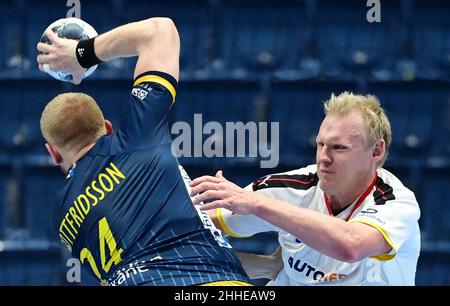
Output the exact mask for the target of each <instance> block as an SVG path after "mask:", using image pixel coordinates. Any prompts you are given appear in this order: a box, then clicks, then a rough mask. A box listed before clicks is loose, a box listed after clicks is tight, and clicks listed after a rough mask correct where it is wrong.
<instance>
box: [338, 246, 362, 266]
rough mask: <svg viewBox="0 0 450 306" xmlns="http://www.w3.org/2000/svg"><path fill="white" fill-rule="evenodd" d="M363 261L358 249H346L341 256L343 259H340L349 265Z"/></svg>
mask: <svg viewBox="0 0 450 306" xmlns="http://www.w3.org/2000/svg"><path fill="white" fill-rule="evenodd" d="M361 259H362V257H361V256H360V254H359V252H358V250H357V249H345V250H343V252H342V254H341V258H339V260H341V261H344V262H347V263H354V262H357V261H360V260H361Z"/></svg>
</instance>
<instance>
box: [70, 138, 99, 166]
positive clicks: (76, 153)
mask: <svg viewBox="0 0 450 306" xmlns="http://www.w3.org/2000/svg"><path fill="white" fill-rule="evenodd" d="M94 145H95V142H94V143H91V144H88V145H87V146H85V147H83V148H81V149H80V150H78V151H74V152H68V153H67V155H66V158H65V160H67V161H68V164H67V165H65V166H66V167H67V169H69V168H70V167H71V166H72V165H73V164H74V163H76V162H77V161H78V160H79V159H81V158H82V157H83V156H84V155H86V153H87V152H89V150H90V149H92V147H93V146H94Z"/></svg>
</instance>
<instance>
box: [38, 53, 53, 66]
mask: <svg viewBox="0 0 450 306" xmlns="http://www.w3.org/2000/svg"><path fill="white" fill-rule="evenodd" d="M52 58H53V57H52V56H51V55H49V54H39V55H38V56H37V58H36V60H37V62H38V64H45V63H48V62H49V61H50V60H51V59H52Z"/></svg>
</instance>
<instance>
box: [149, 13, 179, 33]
mask: <svg viewBox="0 0 450 306" xmlns="http://www.w3.org/2000/svg"><path fill="white" fill-rule="evenodd" d="M144 22H145V23H146V24H147V29H152V30H151V31H149V32H150V33H151V34H152V35H153V34H155V33H169V34H176V35H178V31H177V27H176V26H175V23H174V22H173V20H172V19H170V18H169V17H152V18H149V19H147V20H145V21H144Z"/></svg>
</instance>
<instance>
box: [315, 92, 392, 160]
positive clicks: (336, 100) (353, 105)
mask: <svg viewBox="0 0 450 306" xmlns="http://www.w3.org/2000/svg"><path fill="white" fill-rule="evenodd" d="M324 109H325V115H327V116H328V115H337V116H344V115H346V114H348V113H350V112H352V111H357V112H359V113H360V114H362V116H363V121H364V125H365V128H366V133H365V134H366V135H365V138H366V139H365V140H366V144H367V146H372V145H374V144H375V142H376V141H377V140H379V139H384V142H385V143H386V153H385V155H384V157H383V159H382V160H381V161H380V164H379V165H378V167H382V166H383V164H384V162H385V161H386V159H387V156H388V150H389V146H390V145H391V142H392V131H391V124H390V123H389V119H388V117H387V116H386V113H385V111H384V110H383V108H382V107H381V104H380V101H379V100H378V98H377V97H376V96H373V95H365V96H363V95H355V94H353V93H351V92H348V91H346V92H343V93H341V94H340V95H338V96H335V95H334V94H331V98H330V99H329V100H328V101H325V103H324Z"/></svg>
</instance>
